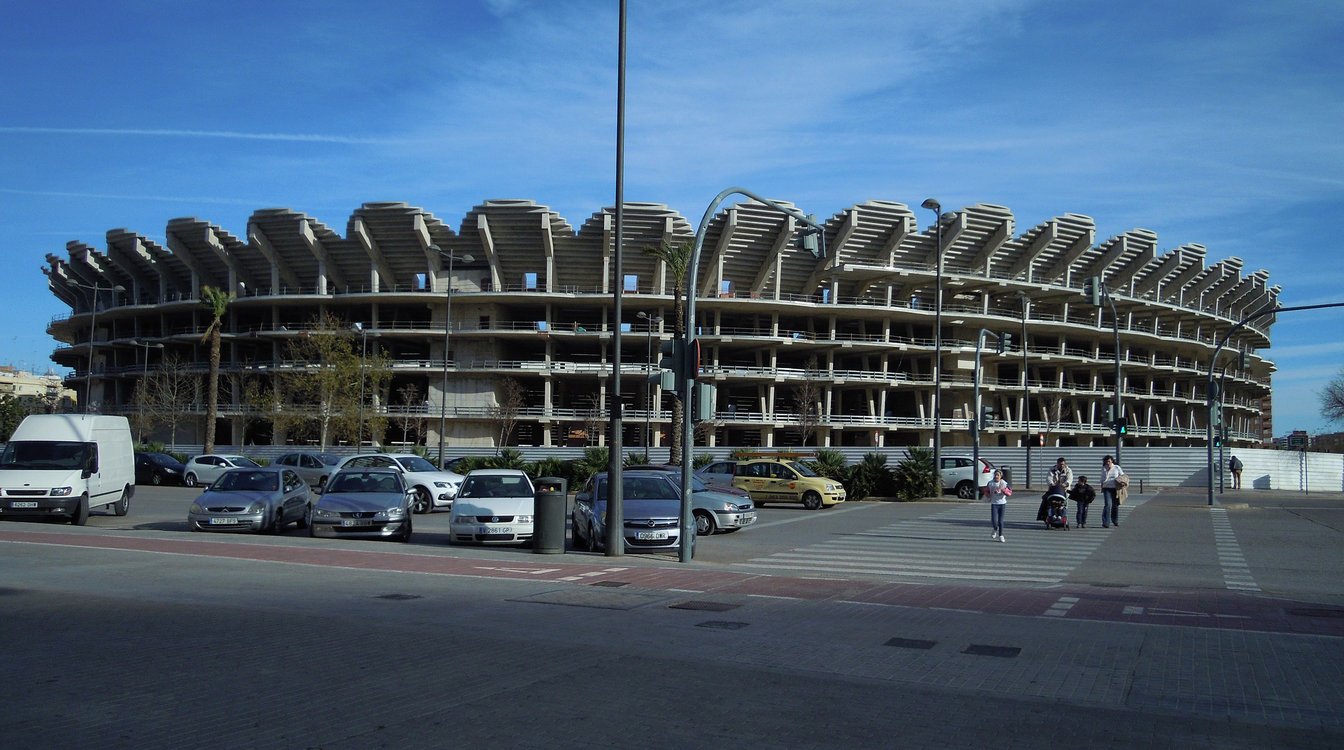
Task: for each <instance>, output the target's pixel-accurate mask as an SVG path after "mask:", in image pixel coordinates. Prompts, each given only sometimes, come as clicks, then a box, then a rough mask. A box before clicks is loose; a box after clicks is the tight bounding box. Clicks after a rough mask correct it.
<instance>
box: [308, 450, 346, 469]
mask: <svg viewBox="0 0 1344 750" xmlns="http://www.w3.org/2000/svg"><path fill="white" fill-rule="evenodd" d="M313 457H314V458H316V459H317V460H318V461H321V462H322V463H323V464H324V465H326V466H335V465H336V464H338V463H340V462H341V457H340V456H338V455H336V454H334V453H314V454H313Z"/></svg>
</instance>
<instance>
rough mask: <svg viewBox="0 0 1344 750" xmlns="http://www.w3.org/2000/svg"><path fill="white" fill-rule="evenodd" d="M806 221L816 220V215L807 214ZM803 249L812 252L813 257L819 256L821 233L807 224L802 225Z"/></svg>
mask: <svg viewBox="0 0 1344 750" xmlns="http://www.w3.org/2000/svg"><path fill="white" fill-rule="evenodd" d="M807 219H808V221H811V222H813V223H815V222H816V220H817V217H816V215H814V214H808V215H807ZM802 235H803V249H804V250H806V251H808V252H809V253H812V257H813V258H820V257H821V236H820V235H821V233H820V232H818V231H817V230H815V229H813V228H812V227H811V226H808V225H807V224H804V225H803V229H802Z"/></svg>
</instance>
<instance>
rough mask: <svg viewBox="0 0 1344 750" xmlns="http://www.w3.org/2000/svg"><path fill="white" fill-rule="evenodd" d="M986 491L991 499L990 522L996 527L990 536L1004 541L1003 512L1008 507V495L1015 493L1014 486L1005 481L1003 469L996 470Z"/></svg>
mask: <svg viewBox="0 0 1344 750" xmlns="http://www.w3.org/2000/svg"><path fill="white" fill-rule="evenodd" d="M984 493H985V498H986V499H988V500H989V524H990V526H992V527H994V533H993V534H991V535H990V537H989V538H990V539H997V540H999V541H1000V542H1002V541H1004V538H1003V512H1004V510H1006V509H1007V508H1008V496H1009V495H1011V494H1013V490H1012V488H1011V487H1009V486H1008V483H1007V482H1005V481H1003V470H1002V469H995V470H994V478H993V479H991V480H989V481H988V482H986V483H985V489H984Z"/></svg>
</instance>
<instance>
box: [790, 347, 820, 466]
mask: <svg viewBox="0 0 1344 750" xmlns="http://www.w3.org/2000/svg"><path fill="white" fill-rule="evenodd" d="M818 378H819V373H818V371H817V356H816V355H815V354H814V355H812V356H810V357H808V358H807V364H805V365H804V372H803V380H802V382H801V383H799V384H798V385H795V386H794V387H793V411H794V413H795V414H797V415H798V432H799V434H800V435H801V436H802V444H803V445H807V443H808V441H809V440H811V439H812V436H813V435H814V434H816V431H817V428H818V427H820V426H821V383H820V382H818Z"/></svg>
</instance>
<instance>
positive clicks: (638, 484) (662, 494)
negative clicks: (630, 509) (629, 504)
mask: <svg viewBox="0 0 1344 750" xmlns="http://www.w3.org/2000/svg"><path fill="white" fill-rule="evenodd" d="M621 495H622V499H624V500H678V499H680V497H681V495H680V493H679V492H678V490H677V486H676V485H674V484H672V481H671V480H669V479H667V478H665V477H661V476H643V477H640V476H633V477H632V476H630V475H628V474H623V475H621ZM606 500H607V478H606V477H602V478H600V479H598V480H597V502H600V503H602V502H606Z"/></svg>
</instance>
